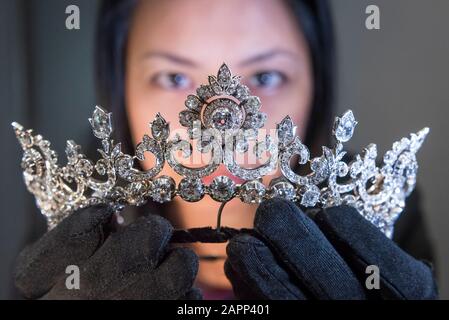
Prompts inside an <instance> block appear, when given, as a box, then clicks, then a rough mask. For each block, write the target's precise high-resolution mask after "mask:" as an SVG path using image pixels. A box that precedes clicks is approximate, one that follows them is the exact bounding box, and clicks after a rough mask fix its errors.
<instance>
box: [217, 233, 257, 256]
mask: <svg viewBox="0 0 449 320" xmlns="http://www.w3.org/2000/svg"><path fill="white" fill-rule="evenodd" d="M253 246H264V243H263V242H262V241H261V240H259V239H257V238H255V237H253V236H251V235H249V234H239V235H236V236H234V237H232V238H231V240H229V243H228V245H227V246H226V254H227V255H228V257H234V256H237V257H238V256H242V255H246V254H247V253H248V251H249V250H252V248H253Z"/></svg>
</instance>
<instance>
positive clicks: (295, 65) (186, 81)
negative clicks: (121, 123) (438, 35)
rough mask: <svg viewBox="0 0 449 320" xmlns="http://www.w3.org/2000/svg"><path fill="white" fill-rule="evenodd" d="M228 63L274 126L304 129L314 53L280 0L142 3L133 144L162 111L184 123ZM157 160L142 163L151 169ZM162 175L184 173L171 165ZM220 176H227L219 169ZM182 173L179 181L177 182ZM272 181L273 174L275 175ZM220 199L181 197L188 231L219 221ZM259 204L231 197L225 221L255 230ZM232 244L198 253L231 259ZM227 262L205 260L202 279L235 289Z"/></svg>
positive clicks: (133, 56) (131, 75)
mask: <svg viewBox="0 0 449 320" xmlns="http://www.w3.org/2000/svg"><path fill="white" fill-rule="evenodd" d="M223 62H225V63H226V64H227V65H228V66H229V67H230V69H231V71H232V72H233V74H235V75H241V76H243V79H242V82H243V83H244V84H246V85H247V86H248V87H249V88H250V90H251V92H252V94H253V95H256V96H259V97H260V99H261V101H262V108H261V110H262V111H263V112H265V113H267V115H268V120H267V122H266V124H265V128H267V129H274V128H275V126H276V122H280V121H281V120H282V118H283V117H284V116H286V115H290V116H291V117H292V118H293V120H294V121H295V123H296V124H297V125H298V130H297V133H298V134H299V136H302V135H303V134H304V129H305V128H306V124H307V119H308V115H309V111H310V110H309V109H310V105H311V96H312V90H313V88H312V71H311V58H310V56H309V51H308V47H307V44H306V42H305V39H304V37H303V35H302V33H301V31H300V29H299V26H298V24H297V22H296V21H295V18H294V17H293V16H292V14H291V13H290V12H289V10H288V7H287V6H286V4H285V3H284V2H283V1H281V0H245V1H241V0H226V1H209V0H195V1H186V0H171V1H150V0H145V1H140V2H139V4H138V6H137V8H136V10H135V14H134V17H133V20H132V23H131V28H130V33H129V40H128V45H127V58H126V88H125V96H126V98H125V99H126V108H127V113H128V117H129V121H130V127H131V134H132V137H133V141H134V143H136V144H137V143H138V142H139V141H140V140H141V138H142V136H143V135H144V134H145V133H148V131H149V126H148V124H149V123H150V122H151V120H152V119H154V116H155V114H156V113H157V112H161V114H162V115H163V116H164V118H165V119H166V120H167V121H169V122H170V127H171V129H172V131H173V130H174V129H176V128H178V129H179V128H181V126H180V125H179V123H178V113H179V112H180V111H181V110H183V109H185V107H184V100H185V98H186V97H187V95H189V94H195V88H196V87H198V86H199V85H200V84H206V83H207V76H208V75H215V74H216V72H217V70H218V68H219V67H220V65H221V64H222V63H223ZM151 166H152V160H146V161H145V162H144V163H143V167H144V168H150V167H151ZM161 174H166V175H169V176H171V177H174V178H175V181H176V182H177V183H178V182H179V181H180V177H178V176H177V174H176V173H175V172H174V171H173V170H172V169H171V168H170V167H169V166H165V167H164V169H163V171H162V173H161ZM216 175H228V176H230V177H231V178H233V179H235V177H232V176H231V175H230V174H229V172H227V171H226V169H224V168H222V167H220V168H219V170H218V171H217V173H215V174H214V176H216ZM176 178H177V179H176ZM270 178H272V177H270ZM218 207H219V203H217V202H215V201H213V200H212V199H211V198H209V197H208V196H207V197H205V198H203V200H201V201H200V202H196V203H187V202H184V201H177V200H176V201H175V207H174V209H173V210H176V214H177V215H178V216H179V219H180V221H181V222H182V225H183V227H184V228H191V227H204V226H215V224H216V213H217V210H218ZM255 209H256V208H255V207H254V206H250V205H247V204H243V203H241V202H240V200H232V201H231V202H230V203H228V204H227V205H226V207H225V210H224V212H223V218H222V225H225V226H230V227H235V228H242V227H247V228H248V227H252V223H253V217H254V213H255ZM225 246H226V244H197V245H195V246H194V249H195V251H196V252H197V253H198V254H199V255H219V256H225V253H226V251H225ZM223 262H224V260H219V261H214V262H210V261H201V263H200V270H199V273H198V280H199V281H200V282H201V283H202V284H203V285H206V286H211V287H215V288H229V287H230V284H229V282H228V281H227V279H226V277H225V275H224V271H223Z"/></svg>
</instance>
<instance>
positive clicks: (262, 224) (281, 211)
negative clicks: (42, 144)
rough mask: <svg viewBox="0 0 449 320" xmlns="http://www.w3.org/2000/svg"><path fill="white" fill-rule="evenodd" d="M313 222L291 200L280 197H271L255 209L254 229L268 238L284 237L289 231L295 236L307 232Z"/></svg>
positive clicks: (274, 239) (306, 233) (304, 234)
mask: <svg viewBox="0 0 449 320" xmlns="http://www.w3.org/2000/svg"><path fill="white" fill-rule="evenodd" d="M311 224H313V223H312V220H311V219H309V218H308V217H307V216H306V215H305V214H304V212H303V211H302V210H300V209H299V208H298V207H297V206H296V205H295V204H294V203H293V202H291V201H287V200H285V199H281V198H273V199H269V200H266V201H264V202H262V203H261V204H260V206H259V208H258V209H257V211H256V217H255V219H254V229H255V230H256V231H257V232H258V233H259V234H261V235H262V236H263V238H264V239H265V238H268V239H270V240H273V241H276V239H279V238H283V239H285V238H286V236H287V234H286V232H287V233H288V232H289V231H292V230H294V233H295V236H298V235H301V234H302V235H303V236H307V235H308V234H309V229H310V225H311Z"/></svg>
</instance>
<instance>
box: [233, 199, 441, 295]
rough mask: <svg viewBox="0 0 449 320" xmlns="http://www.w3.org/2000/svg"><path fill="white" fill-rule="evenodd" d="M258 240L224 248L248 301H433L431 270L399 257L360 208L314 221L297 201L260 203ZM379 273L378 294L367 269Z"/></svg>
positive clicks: (327, 212)
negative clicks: (368, 282) (373, 267)
mask: <svg viewBox="0 0 449 320" xmlns="http://www.w3.org/2000/svg"><path fill="white" fill-rule="evenodd" d="M254 226H255V227H254V228H255V236H252V235H248V234H240V235H238V236H235V237H234V238H233V239H231V241H230V242H229V244H228V246H227V254H228V259H227V260H226V262H225V272H226V275H227V276H228V278H229V279H230V281H231V282H232V284H233V288H234V292H235V294H236V295H237V297H239V298H245V299H371V298H373V299H435V298H437V289H436V285H435V282H434V278H433V275H432V271H431V269H430V268H429V267H428V266H427V265H426V264H424V263H422V262H420V261H417V260H415V259H414V258H412V257H411V256H410V255H408V254H407V253H405V252H404V251H402V250H401V249H400V248H399V247H398V246H397V245H396V244H395V243H394V242H393V241H391V240H390V239H388V238H387V237H386V236H385V235H384V234H383V233H381V232H380V231H379V230H378V229H377V228H376V227H375V226H373V225H372V224H371V223H370V222H368V221H367V220H365V218H363V217H362V216H361V215H360V214H359V213H358V212H357V210H356V209H354V208H352V207H349V206H339V207H334V208H329V209H323V210H320V211H318V212H317V213H315V215H314V216H313V220H312V219H311V218H309V217H308V216H306V215H305V214H304V213H303V212H302V211H301V210H300V209H299V208H298V207H297V206H296V205H295V204H294V203H292V202H288V201H286V200H282V199H272V200H268V201H265V202H263V203H262V204H261V205H260V206H259V208H258V210H257V213H256V217H255V221H254ZM369 265H376V266H377V267H378V270H379V276H380V278H379V280H380V281H379V282H380V288H379V289H371V290H368V288H367V286H366V284H365V283H366V280H367V277H368V276H370V275H372V273H371V272H370V273H368V274H367V273H366V267H367V266H369Z"/></svg>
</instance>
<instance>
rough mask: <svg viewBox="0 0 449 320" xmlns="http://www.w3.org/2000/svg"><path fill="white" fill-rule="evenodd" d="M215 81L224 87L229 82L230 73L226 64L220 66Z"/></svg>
mask: <svg viewBox="0 0 449 320" xmlns="http://www.w3.org/2000/svg"><path fill="white" fill-rule="evenodd" d="M217 81H218V83H219V84H220V85H222V86H226V85H228V84H229V83H230V82H231V71H230V70H229V68H228V66H227V65H226V64H224V63H223V64H222V65H221V67H220V69H219V70H218V74H217Z"/></svg>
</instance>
